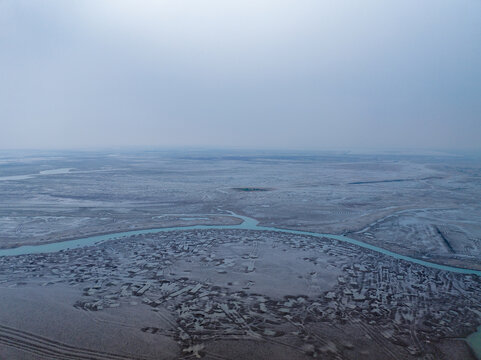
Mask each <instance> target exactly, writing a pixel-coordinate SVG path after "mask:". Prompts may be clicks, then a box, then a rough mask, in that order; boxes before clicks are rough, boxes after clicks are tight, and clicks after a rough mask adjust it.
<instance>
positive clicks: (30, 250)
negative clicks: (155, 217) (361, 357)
mask: <svg viewBox="0 0 481 360" xmlns="http://www.w3.org/2000/svg"><path fill="white" fill-rule="evenodd" d="M208 215H209V214H208ZM208 215H204V216H208ZM216 216H219V215H218V214H216ZM226 216H232V217H236V218H239V219H241V220H243V222H242V223H241V224H239V225H191V226H174V227H164V228H155V229H145V230H133V231H122V232H118V233H112V234H105V235H96V236H89V237H86V238H81V239H75V240H66V241H60V242H56V243H49V244H40V245H28V246H20V247H16V248H12V249H0V256H15V255H28V254H41V253H53V252H57V251H61V250H67V249H75V248H80V247H84V246H91V245H95V244H98V243H101V242H104V241H107V240H111V239H115V238H120V237H128V236H132V235H140V234H153V233H159V232H168V231H187V230H227V229H240V230H254V231H275V232H281V233H286V234H295V235H307V236H313V237H318V238H323V237H324V238H329V239H335V240H338V241H342V242H347V243H350V244H354V245H357V246H360V247H362V248H365V249H369V250H372V251H375V252H378V253H381V254H384V255H387V256H390V257H393V258H396V259H400V260H404V261H409V262H411V263H415V264H419V265H423V266H426V267H430V268H434V269H439V270H444V271H450V272H455V273H460V274H471V275H477V276H481V271H480V270H474V269H467V268H461V267H454V266H448V265H441V264H436V263H432V262H429V261H424V260H420V259H416V258H413V257H410V256H406V255H401V254H397V253H395V252H392V251H389V250H386V249H383V248H380V247H378V246H375V245H371V244H367V243H364V242H362V241H359V240H355V239H351V238H349V237H347V236H343V235H333V234H322V233H316V232H310V231H302V230H290V229H282V228H276V227H269V226H259V222H258V221H257V220H256V219H253V218H250V217H247V216H242V215H238V214H235V213H231V214H230V215H226ZM189 219H197V218H189Z"/></svg>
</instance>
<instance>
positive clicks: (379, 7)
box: [0, 0, 481, 149]
mask: <svg viewBox="0 0 481 360" xmlns="http://www.w3.org/2000/svg"><path fill="white" fill-rule="evenodd" d="M109 146H160V147H169V146H210V147H222V146H229V147H254V148H281V149H282V148H306V149H312V148H319V149H328V148H441V149H442V148H458V149H460V148H474V149H480V148H481V1H479V0H457V1H456V0H450V1H444V0H421V1H420V0H402V1H401V0H398V1H389V0H378V1H371V0H359V1H357V0H350V1H343V0H331V1H321V0H313V1H304V0H292V1H283V0H272V1H271V0H269V1H262V0H256V1H248V0H244V1H226V0H218V1H217V0H216V1H201V0H191V1H189V0H175V1H174V0H172V1H161V0H155V1H154V0H152V1H139V0H135V1H134V0H132V1H125V0H111V1H102V0H92V1H88V0H84V1H74V0H72V1H65V0H52V1H49V0H38V1H37V0H0V149H2V148H3V149H5V148H63V147H65V148H76V147H109Z"/></svg>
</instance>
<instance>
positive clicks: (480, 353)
mask: <svg viewBox="0 0 481 360" xmlns="http://www.w3.org/2000/svg"><path fill="white" fill-rule="evenodd" d="M217 216H218V215H217ZM226 216H229V215H226ZM231 216H233V217H237V218H240V219H242V220H243V222H242V223H241V224H239V225H193V226H175V227H167V228H157V229H146V230H134V231H123V232H118V233H113V234H106V235H97V236H90V237H86V238H82V239H76V240H67V241H62V242H57V243H51V244H42V245H33V246H20V247H17V248H13V249H0V256H15V255H27V254H41V253H53V252H57V251H61V250H68V249H75V248H80V247H84V246H91V245H95V244H99V243H101V242H104V241H107V240H111V239H114V238H119V237H127V236H132V235H139V234H153V233H160V232H167V231H178V230H183V231H186V230H207V229H210V230H212V229H214V230H215V229H217V230H225V229H240V230H255V231H275V232H281V233H286V234H295V235H308V236H314V237H318V238H323V237H325V238H329V239H335V240H339V241H342V242H347V243H350V244H354V245H357V246H360V247H362V248H365V249H369V250H372V251H375V252H378V253H381V254H384V255H387V256H391V257H393V258H396V259H400V260H404V261H409V262H411V263H414V264H419V265H423V266H426V267H430V268H434V269H438V270H444V271H450V272H454V273H460V274H470V275H477V276H481V271H479V270H473V269H466V268H458V267H454V266H447V265H440V264H435V263H432V262H429V261H424V260H420V259H416V258H412V257H410V256H405V255H401V254H397V253H395V252H392V251H389V250H386V249H383V248H380V247H378V246H374V245H370V244H366V243H364V242H362V241H359V240H355V239H351V238H349V237H347V236H342V235H332V234H321V233H315V232H310V231H300V230H289V229H280V228H276V227H268V226H259V222H258V221H257V220H255V219H253V218H250V217H247V216H242V215H238V214H235V213H232V212H231ZM185 219H187V218H185ZM191 219H195V218H191ZM480 339H481V326H480V327H479V328H478V331H477V332H476V333H474V334H471V335H470V336H469V337H468V338H467V342H468V343H469V345H470V346H471V348H472V349H473V351H474V352H475V354H476V356H477V357H478V358H479V359H480V360H481V348H480V346H479V341H480Z"/></svg>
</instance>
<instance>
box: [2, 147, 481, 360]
mask: <svg viewBox="0 0 481 360" xmlns="http://www.w3.org/2000/svg"><path fill="white" fill-rule="evenodd" d="M0 155H1V156H0V179H1V181H0V197H1V199H2V206H1V207H0V224H1V226H0V247H1V248H3V249H15V248H19V247H21V246H25V245H33V246H35V245H39V244H47V243H59V242H62V241H65V240H72V239H81V238H86V237H89V236H97V235H100V234H116V233H123V232H129V231H131V232H135V231H138V230H141V229H155V228H172V227H176V228H178V230H175V231H167V232H158V233H144V234H140V233H139V234H132V235H129V236H124V237H121V238H120V237H118V238H116V237H109V239H108V240H107V241H103V242H100V243H96V244H93V245H91V246H85V247H82V248H72V249H63V250H61V251H57V252H51V253H37V254H34V253H31V254H23V255H18V256H2V257H0V298H1V299H0V300H1V302H2V305H3V306H2V308H1V309H0V343H1V344H2V345H3V346H2V347H1V348H0V357H3V358H12V359H16V358H19V359H39V358H40V359H55V358H58V359H65V358H70V359H83V358H89V359H90V358H92V359H175V358H199V357H201V358H206V359H252V358H257V359H271V358H276V359H282V358H284V359H309V358H323V359H324V358H325V359H418V358H424V359H476V354H475V352H474V350H473V349H475V346H473V347H470V346H468V343H467V341H465V338H467V337H468V336H469V335H470V334H472V333H474V332H475V331H476V329H477V328H478V326H479V325H481V277H480V276H478V275H476V274H461V273H455V272H452V271H444V270H440V269H436V268H432V267H428V266H422V265H420V264H416V263H412V262H409V261H405V260H402V259H397V258H394V257H392V256H387V255H385V254H382V253H379V252H376V251H372V250H370V249H366V248H365V247H359V246H356V245H355V244H351V243H345V242H342V241H337V240H335V239H332V238H328V237H320V236H309V235H302V234H294V233H291V234H289V233H282V232H277V231H268V230H264V231H253V230H249V229H247V228H246V229H241V228H239V229H235V228H233V229H228V228H224V229H222V228H210V229H209V228H207V229H190V230H188V228H186V229H184V230H183V229H182V228H183V227H189V226H195V225H204V226H212V225H219V226H220V227H221V226H224V227H229V226H234V227H235V226H237V225H239V224H240V223H241V221H239V219H238V218H236V217H235V216H230V215H232V212H234V213H237V214H243V215H246V216H248V217H250V218H253V219H255V220H257V221H259V226H260V227H264V228H270V227H271V228H278V229H290V230H297V231H303V232H312V233H318V234H319V233H320V234H333V235H345V236H347V237H349V238H352V239H356V240H357V241H360V242H362V243H365V244H369V245H372V246H374V247H379V248H382V249H385V250H387V251H389V252H393V253H396V254H399V255H402V256H405V257H411V258H414V259H419V260H422V261H427V262H430V263H435V264H440V265H445V266H447V267H457V268H463V269H471V270H475V271H476V270H480V269H481V222H480V221H479V219H480V218H481V205H480V204H481V181H480V179H481V159H479V158H476V157H474V156H466V155H457V156H452V155H451V156H446V155H441V154H430V155H417V156H413V155H402V154H398V155H393V154H388V155H386V154H384V155H383V154H377V155H355V154H340V153H297V154H285V153H266V152H238V151H231V152H221V151H209V152H208V151H198V152H173V151H149V152H118V153H106V152H95V153H94V152H75V153H61V152H56V153H42V154H31V155H28V154H22V156H18V155H16V154H15V153H14V152H11V153H2V154H0ZM239 189H240V190H239ZM472 338H473V337H470V339H472ZM478 356H479V355H478Z"/></svg>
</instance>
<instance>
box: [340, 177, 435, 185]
mask: <svg viewBox="0 0 481 360" xmlns="http://www.w3.org/2000/svg"><path fill="white" fill-rule="evenodd" d="M432 179H442V177H440V176H428V177H425V178H422V179H391V180H372V181H354V182H350V183H347V184H348V185H362V184H378V183H390V182H404V181H420V180H432Z"/></svg>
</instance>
